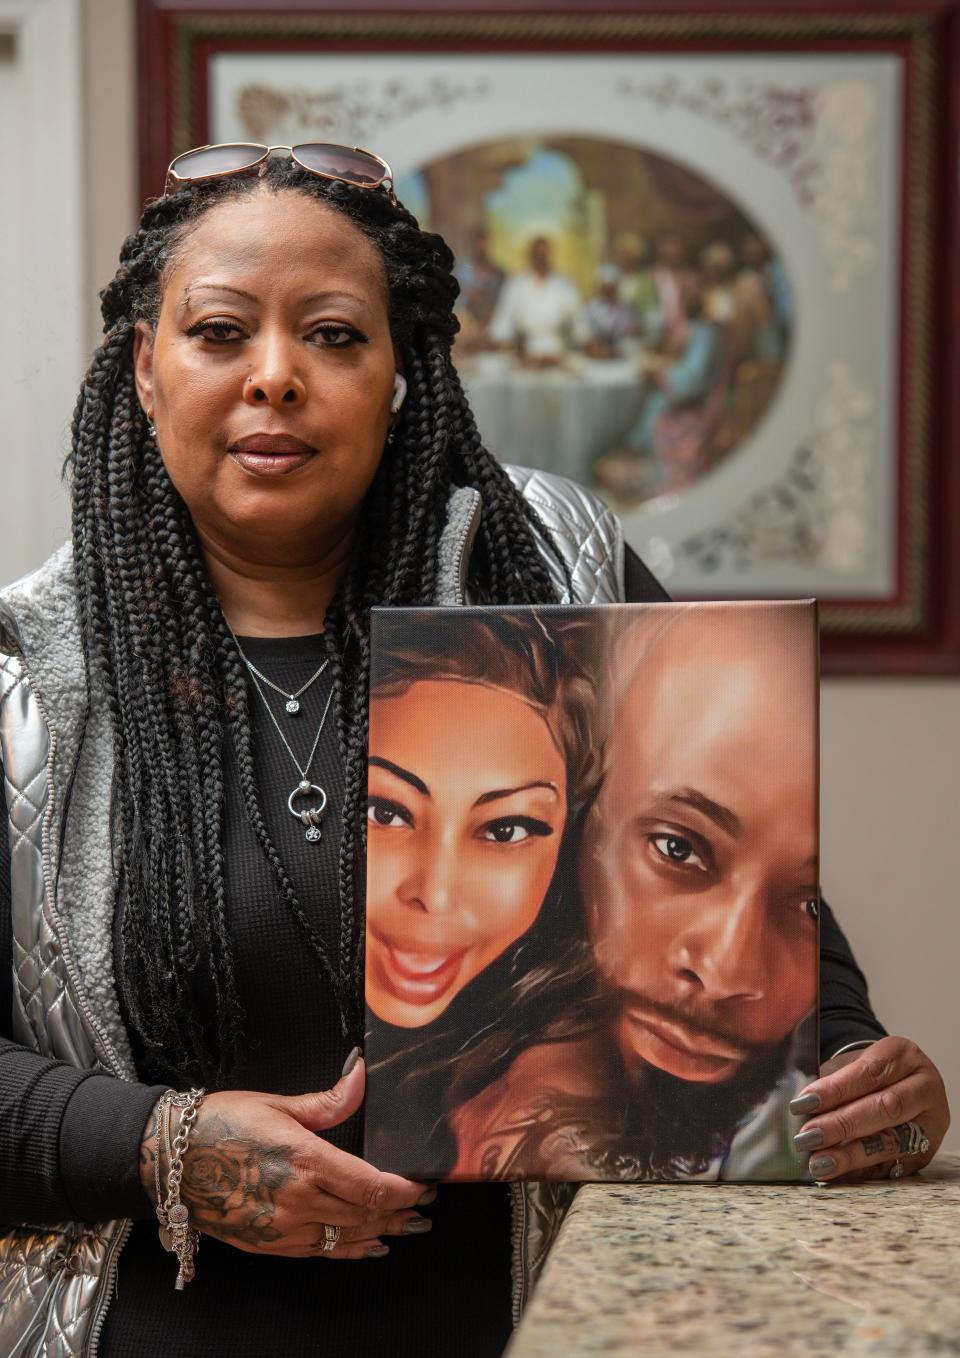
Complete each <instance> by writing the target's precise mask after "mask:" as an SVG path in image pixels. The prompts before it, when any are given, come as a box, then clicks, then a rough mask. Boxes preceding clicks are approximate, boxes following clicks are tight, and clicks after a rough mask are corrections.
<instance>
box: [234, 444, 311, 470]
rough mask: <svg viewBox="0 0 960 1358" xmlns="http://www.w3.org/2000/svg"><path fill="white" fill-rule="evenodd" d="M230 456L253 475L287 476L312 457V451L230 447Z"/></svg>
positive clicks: (304, 464)
mask: <svg viewBox="0 0 960 1358" xmlns="http://www.w3.org/2000/svg"><path fill="white" fill-rule="evenodd" d="M230 456H231V457H232V458H233V460H234V462H236V463H237V465H238V466H240V467H242V468H243V469H244V471H248V472H253V474H254V476H288V475H289V474H290V472H295V471H298V470H299V469H300V468H301V467H304V466H306V464H307V463H308V462H309V461H310V460H311V459H312V458H314V457H316V453H314V452H312V451H311V452H299V453H267V452H262V453H261V452H248V451H245V450H243V449H240V448H231V449H230Z"/></svg>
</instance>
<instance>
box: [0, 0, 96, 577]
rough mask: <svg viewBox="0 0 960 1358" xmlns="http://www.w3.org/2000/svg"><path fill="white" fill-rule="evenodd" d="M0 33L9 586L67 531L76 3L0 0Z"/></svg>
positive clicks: (79, 135)
mask: <svg viewBox="0 0 960 1358" xmlns="http://www.w3.org/2000/svg"><path fill="white" fill-rule="evenodd" d="M0 33H2V34H4V35H5V37H6V41H5V42H4V44H3V55H2V56H0V127H2V128H3V136H4V141H5V145H6V148H7V150H6V158H7V173H6V178H5V180H4V182H3V183H2V185H0V297H2V299H3V305H2V307H0V374H2V382H3V429H2V441H0V522H2V526H3V531H2V532H0V579H4V580H8V579H10V578H11V577H13V576H15V575H18V574H21V573H22V572H23V571H24V570H27V569H29V568H30V567H32V566H36V565H39V564H40V562H41V561H43V560H44V559H45V558H46V557H47V556H48V555H49V553H50V552H51V551H52V550H53V548H54V547H55V546H56V545H57V544H58V543H59V542H60V541H62V539H63V537H64V534H65V532H66V527H67V522H68V515H67V510H66V500H65V497H64V494H63V490H62V487H61V485H60V468H61V464H62V461H63V457H64V455H65V453H66V451H67V448H68V429H69V424H70V417H71V414H72V411H73V404H74V400H75V398H76V393H77V386H78V382H79V379H80V376H81V373H82V371H83V364H84V348H85V334H84V308H83V298H82V287H83V283H84V278H85V270H84V255H85V250H86V221H85V218H84V211H83V201H84V198H83V190H82V167H83V161H84V156H85V147H84V137H83V126H84V108H83V81H82V66H81V60H80V53H81V50H82V46H81V45H82V36H83V30H82V8H81V4H80V0H0ZM52 95H53V96H54V97H52Z"/></svg>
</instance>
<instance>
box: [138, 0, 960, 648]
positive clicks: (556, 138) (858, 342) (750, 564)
mask: <svg viewBox="0 0 960 1358" xmlns="http://www.w3.org/2000/svg"><path fill="white" fill-rule="evenodd" d="M527 8H528V7H527V5H526V4H524V3H520V4H516V3H512V4H510V5H509V6H508V5H506V4H500V5H488V6H487V7H485V8H483V9H482V10H475V11H474V12H472V13H470V14H466V13H463V12H460V11H458V10H456V9H455V8H453V7H450V6H449V5H448V6H447V7H446V8H443V7H440V6H438V5H435V4H426V3H420V4H417V3H413V4H409V5H405V6H404V9H403V13H400V12H399V11H398V10H395V9H393V8H392V7H391V6H389V5H388V4H386V3H384V4H382V5H380V6H379V7H368V6H366V5H363V6H352V7H350V8H349V10H348V11H347V10H345V8H341V9H339V10H338V9H335V8H333V7H328V6H326V5H323V4H312V5H311V6H310V7H309V12H307V11H305V10H304V9H302V8H301V9H299V10H297V9H296V8H295V7H292V6H280V5H276V6H270V7H265V6H264V5H263V4H259V5H256V6H253V5H245V4H226V3H220V4H217V5H215V6H214V5H212V4H211V5H210V6H209V7H208V8H207V9H205V10H204V11H202V12H200V11H198V10H197V7H196V5H195V4H189V5H188V4H181V3H180V0H163V2H162V3H160V0H141V12H140V52H141V73H140V77H141V78H140V91H141V103H140V113H141V163H142V181H141V187H142V192H143V196H144V197H147V196H150V195H153V194H156V193H158V192H159V191H160V189H161V187H162V184H163V175H164V170H165V168H166V164H167V162H168V161H169V160H170V158H171V157H172V156H173V155H174V154H176V153H178V152H180V151H182V150H184V149H187V148H188V147H191V146H197V145H202V144H205V143H209V142H220V141H235V140H239V141H255V142H263V143H265V144H268V145H279V144H292V143H294V142H297V141H305V140H311V139H314V140H324V141H334V142H345V143H349V144H351V145H361V146H366V147H369V148H370V149H373V150H375V151H377V152H378V153H379V154H380V155H382V156H383V157H384V158H385V159H386V160H387V161H389V162H390V164H391V166H392V167H393V170H394V174H395V179H396V188H397V192H398V194H399V196H400V198H401V200H402V201H403V202H404V203H405V204H406V205H407V206H408V207H409V208H410V209H411V210H412V211H413V212H414V214H415V215H416V216H417V218H418V219H419V221H420V222H421V224H422V225H423V226H424V227H426V228H428V229H430V230H434V231H439V232H440V233H441V234H442V235H443V236H445V237H446V238H447V240H448V241H449V242H450V244H451V246H452V247H453V249H454V251H455V253H456V256H457V259H458V265H457V273H458V278H459V281H460V285H461V294H460V300H459V304H458V308H459V309H458V315H459V319H460V323H461V330H460V334H459V336H458V338H457V343H456V347H455V353H454V358H455V361H456V364H457V367H458V370H459V372H460V374H461V378H462V380H463V383H464V386H465V388H466V390H467V393H468V395H469V398H470V400H471V404H472V406H473V408H474V411H475V414H476V417H477V423H478V427H479V429H480V432H481V435H482V436H483V438H484V441H485V443H486V445H487V447H488V448H489V449H490V450H491V452H493V453H494V454H496V455H497V456H498V457H500V458H502V459H503V460H504V461H507V462H510V461H518V462H523V463H525V464H526V465H533V466H537V467H541V468H543V469H545V470H548V471H554V472H557V473H559V474H561V475H564V476H569V477H572V478H574V479H575V480H577V481H580V482H581V483H583V484H584V485H586V486H588V487H590V488H592V489H594V490H595V491H597V492H598V493H599V494H600V495H602V496H603V497H604V498H605V499H607V500H608V501H609V503H611V504H612V505H613V506H614V507H615V508H616V509H617V511H618V513H619V514H620V516H621V518H622V521H623V524H624V528H625V531H626V536H627V540H628V541H629V542H630V543H631V545H632V546H633V547H634V548H635V549H636V550H637V551H638V552H639V554H640V555H641V556H642V558H643V559H644V560H645V561H646V563H647V564H648V565H649V566H650V568H651V569H652V570H653V571H654V572H655V573H656V574H657V575H658V577H659V578H660V579H661V580H662V581H663V583H664V585H665V587H666V588H667V589H668V590H669V591H670V593H671V595H672V596H673V597H675V598H678V599H718V598H727V599H737V598H759V597H809V596H811V595H813V596H816V597H817V598H818V599H819V601H820V606H821V619H822V624H823V629H824V635H825V645H824V669H825V671H826V672H833V673H860V674H869V673H879V672H887V673H947V672H956V671H957V670H958V669H960V549H958V547H957V545H956V541H957V538H958V529H960V474H958V471H957V466H956V462H957V451H956V450H957V440H958V434H960V413H958V397H957V387H958V384H957V382H956V380H955V378H954V377H952V376H951V374H952V373H953V371H954V369H955V368H956V363H957V358H958V353H957V322H958V319H960V308H958V306H957V297H958V280H957V262H956V257H955V256H956V251H955V249H952V248H951V249H947V248H946V245H947V242H948V241H952V240H954V239H955V238H956V226H957V195H956V188H955V180H956V174H955V169H956V160H957V127H958V117H957V110H958V98H957V78H956V47H957V39H956V18H957V9H958V6H957V4H956V3H955V0H949V2H948V0H925V2H924V3H910V0H902V2H901V3H884V0H875V2H874V3H873V4H868V3H861V2H860V0H857V2H856V3H847V4H844V5H841V6H839V7H838V6H834V7H832V8H830V9H827V8H824V9H823V10H815V9H813V8H812V7H806V6H805V7H803V8H802V9H798V7H796V6H795V5H788V4H786V3H767V4H760V3H753V4H749V5H744V6H741V7H740V11H739V12H738V13H737V14H729V13H719V12H715V11H708V10H707V9H706V8H705V7H702V6H701V7H700V8H697V7H695V6H691V5H688V4H680V5H677V4H673V5H664V4H661V5H659V6H654V5H651V4H647V3H642V4H633V5H631V6H626V7H625V6H618V7H617V8H616V10H615V11H614V9H613V7H611V8H610V10H609V12H606V11H605V9H604V7H602V6H597V5H589V6H587V5H575V4H569V3H568V4H564V3H557V4H555V6H554V7H553V10H552V12H551V13H544V12H543V9H542V8H541V9H539V10H538V11H537V12H534V10H533V7H532V6H531V7H529V12H525V11H526V10H527ZM537 275H539V276H540V282H542V281H543V280H544V279H548V282H549V287H548V288H546V289H544V288H542V287H539V286H536V285H535V278H536V276H537ZM547 292H549V295H550V301H549V305H548V306H544V305H543V297H544V296H545V295H546V293H547Z"/></svg>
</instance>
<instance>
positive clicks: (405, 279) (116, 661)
mask: <svg viewBox="0 0 960 1358" xmlns="http://www.w3.org/2000/svg"><path fill="white" fill-rule="evenodd" d="M256 185H259V186H261V188H262V186H263V185H266V187H267V188H268V189H270V190H273V191H275V192H282V191H292V192H296V193H302V194H305V195H307V196H308V197H310V198H313V199H315V200H316V201H317V202H318V203H322V204H323V205H324V206H326V207H327V208H329V209H330V210H331V211H335V212H339V213H342V214H344V216H346V217H347V218H349V219H350V220H351V221H352V222H353V223H354V224H355V225H356V227H357V228H358V230H360V231H361V232H363V234H364V235H365V236H366V237H368V239H370V240H371V241H372V242H373V243H374V245H375V246H376V247H377V249H378V251H379V252H380V255H381V257H382V259H383V264H384V269H385V273H386V279H387V286H388V292H389V314H390V325H391V330H392V335H393V340H394V345H395V349H396V352H397V356H398V362H399V364H400V366H401V367H402V368H403V371H404V373H405V376H406V378H407V382H408V395H407V400H406V403H405V405H404V406H403V409H402V412H401V416H400V419H399V422H398V424H397V426H396V430H395V437H394V439H393V440H392V442H391V443H390V444H389V445H388V446H387V448H386V449H385V450H384V454H383V458H382V462H381V465H380V467H379V470H378V473H377V475H376V477H375V479H374V482H373V484H372V486H371V489H370V491H369V492H368V495H367V498H366V501H365V503H364V505H363V508H362V521H361V531H360V534H359V538H358V547H357V550H356V553H355V556H354V558H353V560H352V563H351V568H350V571H349V576H348V578H347V579H346V581H345V583H344V585H343V587H342V589H341V590H340V592H339V594H338V595H337V596H336V598H335V600H334V602H333V603H332V605H331V608H330V610H329V612H328V615H327V619H326V626H325V637H326V643H327V647H328V650H329V655H330V665H331V670H332V672H333V674H334V680H335V694H336V712H337V732H338V739H339V743H340V747H341V752H342V757H343V760H344V765H345V801H344V806H343V809H342V817H343V825H344V832H343V837H342V844H341V855H340V867H339V889H340V907H341V928H340V937H339V945H338V947H337V949H336V950H335V951H334V950H333V949H328V948H326V947H325V946H324V943H323V942H322V940H321V939H320V937H319V935H318V932H317V930H316V929H315V927H314V925H313V924H312V922H311V920H310V918H309V916H308V914H307V912H306V911H305V909H304V907H303V904H302V903H301V901H300V900H299V899H298V897H297V893H296V891H295V890H294V887H293V884H292V882H291V880H290V877H289V875H288V873H287V870H286V868H285V866H284V864H283V863H282V861H281V859H280V856H279V854H278V852H277V850H276V847H275V846H274V844H273V843H272V841H271V838H270V836H269V834H268V832H267V828H266V826H265V824H264V820H263V817H262V815H261V812H260V809H259V806H258V804H257V792H256V787H257V783H256V775H255V770H254V767H253V760H252V754H251V736H250V718H249V711H248V698H247V690H246V687H245V672H244V668H243V665H242V662H241V659H240V656H239V654H238V652H237V648H236V645H235V643H234V642H233V639H232V637H231V635H230V632H229V630H228V628H227V626H226V623H225V621H224V618H223V614H222V612H221V609H220V606H219V603H218V600H217V597H216V595H215V593H214V591H213V589H212V587H211V585H210V582H209V579H208V577H207V573H206V570H205V567H204V562H203V558H202V555H201V552H200V549H199V546H198V542H197V538H196V535H195V532H194V530H193V525H192V521H191V519H190V516H189V514H188V512H187V510H186V507H185V505H184V503H183V501H182V500H181V499H180V497H179V495H178V494H177V492H176V491H175V489H174V487H173V485H172V484H171V482H170V479H169V477H168V475H167V472H166V470H165V468H164V464H163V460H162V457H161V455H160V450H159V449H158V447H157V444H156V442H155V441H154V440H153V439H152V438H151V436H150V434H149V430H148V426H147V420H146V417H145V415H144V413H143V410H142V409H141V407H140V403H139V401H138V399H137V393H136V388H135V385H134V369H133V359H132V349H133V336H134V326H135V323H136V322H137V321H138V320H140V319H143V320H146V321H147V322H149V323H150V324H152V325H156V322H157V320H158V317H159V313H160V306H161V298H162V292H163V287H164V279H165V274H166V271H167V270H168V269H169V267H170V265H171V263H172V262H173V261H174V260H176V259H177V258H178V253H179V251H181V250H182V249H183V248H184V247H185V246H186V245H187V244H188V241H189V234H190V228H191V225H192V224H193V223H194V222H196V221H197V220H198V218H199V217H200V216H201V215H202V214H203V213H204V212H206V211H207V210H208V209H209V208H211V207H212V206H213V205H215V204H216V203H218V202H221V201H222V200H223V199H224V198H226V197H227V196H234V195H236V196H239V195H243V194H247V193H251V192H253V191H254V189H255V186H256ZM452 266H453V256H452V254H451V252H450V250H449V249H448V247H447V246H446V244H445V243H444V241H443V240H442V239H441V238H440V237H439V236H436V235H432V234H430V233H428V232H424V231H421V230H420V229H419V227H418V225H417V222H416V220H415V218H414V217H412V216H411V214H410V213H409V212H407V211H406V209H405V208H403V207H402V206H395V205H393V204H392V203H391V202H390V200H389V198H388V197H387V195H386V194H384V193H381V192H378V191H371V190H365V189H360V188H356V187H354V186H351V185H348V184H345V183H341V182H330V181H326V180H322V179H318V178H317V177H315V176H313V175H310V174H308V173H306V172H305V171H302V170H301V169H299V167H297V166H296V165H294V164H293V163H292V162H290V161H279V160H272V161H271V162H270V163H269V165H268V167H267V170H266V174H265V176H264V177H263V178H262V179H260V180H251V179H248V178H245V177H237V178H232V179H220V180H216V181H208V182H207V183H201V184H197V185H193V186H189V187H185V188H181V189H178V190H177V191H176V192H174V193H171V194H169V195H167V196H165V197H162V198H158V199H156V200H154V201H151V202H150V203H148V204H147V206H146V208H145V209H144V212H143V216H142V219H141V221H140V225H139V227H138V229H137V230H136V231H134V232H133V233H132V234H131V235H130V236H128V237H127V239H126V240H125V241H124V243H123V247H122V249H121V253H120V266H119V268H118V270H117V273H116V275H115V277H114V278H113V279H112V281H111V282H110V283H109V284H108V285H107V287H106V288H105V289H104V290H103V292H102V293H101V303H102V314H103V325H104V336H103V341H102V343H101V344H100V346H99V348H98V349H97V350H96V352H95V353H94V356H93V359H92V361H91V363H90V366H89V369H88V371H87V373H86V376H85V378H84V380H83V384H82V387H81V390H80V395H79V398H78V401H77V404H76V409H75V412H74V416H73V423H72V447H71V451H70V454H69V456H68V459H67V467H66V470H67V472H68V475H69V480H70V486H71V492H72V501H73V529H72V533H73V548H74V560H75V570H76V585H77V594H78V602H79V610H80V622H81V629H82V639H83V648H84V654H85V660H86V666H87V677H88V690H89V692H91V693H98V694H101V695H102V698H103V701H104V702H105V704H106V707H107V712H108V716H109V718H110V721H111V723H112V728H113V735H114V753H115V769H114V789H113V799H112V843H113V858H114V870H115V876H116V890H117V911H118V912H119V917H120V919H119V927H120V940H121V949H120V956H118V958H117V975H118V978H119V984H120V987H121V995H122V999H123V1002H124V1004H125V1006H126V1008H127V1011H128V1013H129V1015H130V1017H131V1019H132V1021H133V1022H134V1023H135V1025H136V1027H137V1030H138V1032H139V1033H140V1034H141V1036H142V1038H143V1039H144V1041H145V1043H146V1046H147V1052H148V1056H149V1059H150V1061H151V1062H152V1063H153V1065H154V1066H155V1068H156V1069H158V1070H160V1069H162V1070H164V1071H167V1072H177V1073H178V1074H179V1075H180V1077H181V1078H183V1079H202V1080H204V1081H205V1082H206V1083H210V1084H212V1083H214V1082H215V1081H216V1080H218V1079H219V1080H223V1079H225V1078H228V1076H229V1073H230V1071H231V1070H232V1069H234V1068H235V1066H236V1063H237V1061H238V1059H239V1056H240V1054H241V1052H242V1050H243V1041H244V1035H243V1014H242V1009H241V1004H240V999H239V996H238V992H237V983H236V976H235V972H234V964H233V958H232V949H231V939H230V902H229V901H228V899H227V895H226V890H225V886H224V863H223V855H222V849H221V831H222V825H223V813H224V773H223V767H224V766H223V746H224V740H225V739H229V740H230V741H231V742H232V744H233V748H234V751H235V753H236V760H237V766H238V769H239V777H240V783H241V787H242V793H243V801H244V806H245V810H246V816H247V818H248V820H249V822H250V826H251V827H252V830H253V832H254V833H255V835H256V838H257V840H258V842H259V844H260V847H261V850H262V852H263V855H264V857H265V859H266V860H267V862H268V863H269V865H270V867H271V869H272V872H273V877H274V880H275V885H276V891H277V895H278V897H279V899H280V900H281V901H282V902H283V905H284V906H285V908H287V909H289V910H290V911H291V912H292V914H293V915H294V916H295V918H296V920H297V923H298V925H299V927H300V929H301V931H302V933H303V936H304V940H305V943H306V945H307V946H308V947H309V948H310V949H311V950H312V952H313V954H314V955H315V958H316V961H317V965H318V969H319V971H320V972H321V973H322V974H323V975H324V976H325V977H326V978H327V980H328V981H329V983H330V984H331V985H332V986H333V989H334V992H335V994H336V997H337V1000H338V1003H339V1007H340V1012H341V1016H342V1024H343V1030H344V1034H345V1035H346V1036H348V1037H350V1038H352V1039H353V1040H354V1041H357V1040H359V1038H360V1035H361V1033H362V1001H361V998H360V997H361V989H362V979H361V978H362V974H363V955H362V954H363V946H362V929H361V927H360V920H359V909H358V906H357V902H358V901H362V899H363V883H362V873H363V853H364V819H363V814H362V806H363V799H364V793H365V779H366V737H367V679H368V673H369V610H370V607H371V605H372V604H394V605H396V604H430V603H432V602H433V599H434V592H435V585H436V581H437V549H438V543H439V539H440V534H441V531H442V528H443V524H444V517H445V508H446V504H447V499H448V496H449V494H450V492H451V489H452V488H453V487H456V486H471V487H474V488H475V489H476V490H477V491H478V492H479V494H480V497H481V500H482V518H481V521H480V526H479V531H478V535H477V539H476V544H475V548H474V552H473V556H472V557H471V578H470V587H471V590H472V592H473V593H474V595H475V596H476V597H477V598H478V599H480V600H495V601H496V602H498V603H505V604H524V603H547V602H552V601H554V600H555V597H556V596H555V590H554V587H553V585H552V583H551V578H550V574H549V571H548V568H547V564H546V562H545V560H544V557H543V554H542V551H541V547H542V546H543V545H544V544H547V547H548V550H549V549H550V548H551V547H552V544H551V543H550V539H549V535H548V533H547V531H546V529H545V528H544V526H543V525H542V523H541V522H540V520H539V518H538V517H537V515H536V513H535V512H534V511H533V510H532V509H531V508H530V507H529V506H528V505H527V504H526V502H525V501H524V500H523V498H522V497H521V495H520V494H519V493H518V492H517V491H516V490H515V488H514V487H513V485H512V483H511V482H510V480H509V478H508V476H507V475H506V473H505V472H504V471H503V469H502V468H501V467H500V466H499V465H498V463H497V462H496V461H495V460H494V459H493V457H491V456H490V454H489V453H488V452H487V451H486V450H485V449H484V447H483V445H482V443H481V440H480V436H479V434H478V433H477V429H476V425H475V423H474V420H473V417H472V415H471V412H470V408H469V406H468V404H467V401H466V399H465V397H464V393H463V389H462V387H461V385H460V381H459V378H458V376H457V373H456V370H455V369H454V367H453V365H452V362H451V356H450V351H451V343H452V341H453V338H454V335H455V333H456V330H457V322H456V320H455V318H454V316H453V304H454V301H455V298H456V294H457V284H456V282H455V280H454V279H453V277H452V274H451V269H452ZM238 399H239V393H238ZM204 977H206V981H205V982H204ZM195 983H196V984H195ZM210 987H212V992H211V993H212V1003H211V1005H210V1012H209V1014H208V1012H207V1008H206V1007H205V1006H203V1005H202V1004H201V1003H200V1001H199V999H198V994H197V992H198V990H199V989H201V988H203V989H208V988H210Z"/></svg>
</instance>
